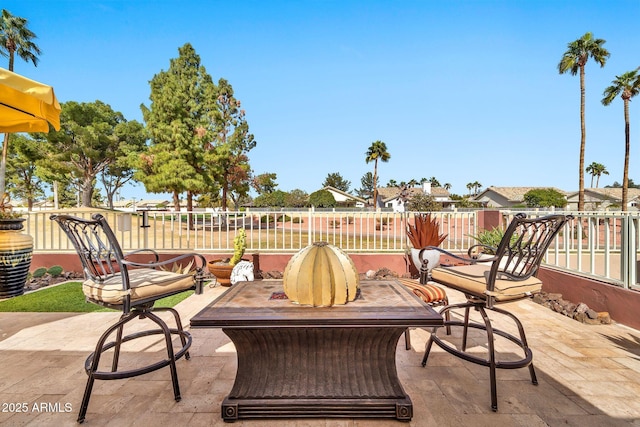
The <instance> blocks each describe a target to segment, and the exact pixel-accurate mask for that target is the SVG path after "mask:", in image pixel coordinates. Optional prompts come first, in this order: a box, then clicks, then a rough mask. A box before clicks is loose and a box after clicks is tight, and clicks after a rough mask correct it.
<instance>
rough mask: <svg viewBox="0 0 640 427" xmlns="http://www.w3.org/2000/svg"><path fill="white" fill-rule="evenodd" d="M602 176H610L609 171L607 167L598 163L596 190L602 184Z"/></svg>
mask: <svg viewBox="0 0 640 427" xmlns="http://www.w3.org/2000/svg"><path fill="white" fill-rule="evenodd" d="M602 175H609V171H608V170H607V167H606V166H605V165H603V164H600V163H598V172H597V173H596V188H598V185H599V184H600V177H601V176H602Z"/></svg>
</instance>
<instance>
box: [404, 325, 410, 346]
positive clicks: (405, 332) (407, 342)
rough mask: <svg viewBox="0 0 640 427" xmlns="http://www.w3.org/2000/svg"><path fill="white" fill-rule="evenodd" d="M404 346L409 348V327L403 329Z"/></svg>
mask: <svg viewBox="0 0 640 427" xmlns="http://www.w3.org/2000/svg"><path fill="white" fill-rule="evenodd" d="M404 348H405V349H406V350H411V333H410V330H409V328H407V329H406V330H405V331H404Z"/></svg>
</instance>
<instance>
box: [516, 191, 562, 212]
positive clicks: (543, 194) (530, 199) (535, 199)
mask: <svg viewBox="0 0 640 427" xmlns="http://www.w3.org/2000/svg"><path fill="white" fill-rule="evenodd" d="M523 197H524V202H525V203H526V204H527V207H530V208H548V207H551V206H555V207H556V208H564V207H565V206H567V199H566V198H565V197H564V195H563V194H562V193H560V192H559V191H557V190H554V189H553V188H536V189H533V190H529V191H527V192H526V193H525V194H524V196H523Z"/></svg>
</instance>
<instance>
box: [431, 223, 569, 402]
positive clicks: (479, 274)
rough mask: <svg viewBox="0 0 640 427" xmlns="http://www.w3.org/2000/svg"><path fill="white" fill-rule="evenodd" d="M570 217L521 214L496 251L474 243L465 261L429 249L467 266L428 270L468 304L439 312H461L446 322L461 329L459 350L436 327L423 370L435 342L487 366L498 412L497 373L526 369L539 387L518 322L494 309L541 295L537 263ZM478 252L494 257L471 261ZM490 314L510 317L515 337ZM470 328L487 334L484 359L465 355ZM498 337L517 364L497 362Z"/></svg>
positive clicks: (455, 256)
mask: <svg viewBox="0 0 640 427" xmlns="http://www.w3.org/2000/svg"><path fill="white" fill-rule="evenodd" d="M571 218H572V217H571V216H570V215H568V216H566V215H548V216H544V217H540V218H531V219H530V218H527V217H526V215H525V214H522V213H519V214H517V215H515V217H514V218H513V220H512V221H511V223H510V224H509V226H508V227H507V229H506V230H505V233H504V236H503V237H502V240H501V241H500V243H499V245H498V247H497V248H490V247H488V246H485V245H475V246H473V247H471V248H470V249H469V252H468V253H469V258H465V257H460V256H457V255H454V254H451V253H449V252H446V251H444V250H442V249H439V248H435V247H434V248H433V249H437V250H439V251H441V252H443V253H446V254H447V255H448V256H449V257H450V258H453V259H455V260H456V261H459V262H461V263H464V264H466V265H460V266H453V267H437V268H435V269H433V271H432V280H433V281H434V282H436V283H439V284H442V285H444V286H447V287H450V288H452V289H456V290H458V291H460V292H462V293H464V295H465V296H466V298H467V301H466V302H464V303H459V304H451V305H447V306H445V307H443V308H442V309H441V310H440V313H441V314H444V315H445V316H447V315H449V314H450V312H451V311H452V310H455V309H464V320H463V321H458V320H449V319H447V320H445V326H460V327H462V328H463V331H462V343H461V345H460V348H458V347H456V346H455V345H454V344H453V343H451V342H447V341H444V340H443V338H441V337H439V336H438V335H437V329H434V330H433V331H432V333H431V337H430V338H429V340H428V341H427V344H426V348H425V354H424V358H423V360H422V366H425V365H426V363H427V359H428V357H429V352H430V351H431V346H432V344H433V343H434V342H435V343H436V344H437V345H438V346H440V347H441V348H443V349H444V350H446V351H447V352H449V353H451V354H453V355H454V356H457V357H460V358H462V359H464V360H467V361H469V362H472V363H476V364H479V365H483V366H487V367H489V376H490V383H491V409H492V410H493V411H497V410H498V399H497V387H496V369H500V368H502V369H516V368H523V367H528V368H529V373H530V376H531V382H532V383H533V384H537V383H538V382H537V378H536V373H535V370H534V367H533V363H532V360H533V354H532V352H531V349H530V348H529V346H528V344H527V339H526V337H525V333H524V328H523V327H522V323H521V322H520V320H518V318H517V317H516V316H515V315H513V314H512V313H510V312H508V311H506V310H504V309H500V308H498V307H496V306H497V305H500V304H502V303H507V302H513V301H517V300H520V299H524V298H529V297H531V296H532V295H533V294H535V293H537V292H540V290H541V288H542V282H541V281H540V280H539V279H538V278H537V277H536V275H537V273H538V269H539V267H540V263H541V262H542V260H543V257H544V256H545V253H546V251H547V248H548V247H549V245H550V244H551V242H552V241H553V239H554V238H555V236H556V235H557V234H558V232H559V231H560V230H561V229H562V227H563V226H564V224H565V223H566V222H567V221H568V220H570V219H571ZM477 249H487V250H488V251H489V252H490V253H491V254H492V256H490V257H486V256H485V257H480V258H477V257H476V258H474V257H472V254H473V253H474V252H475V251H476V250H477ZM472 308H473V309H474V310H475V311H477V312H479V313H480V316H481V317H482V322H476V321H473V320H470V319H469V312H470V310H471V309H472ZM488 311H491V312H494V313H499V314H502V315H505V316H507V317H508V318H510V319H511V320H512V321H513V322H514V323H515V325H516V326H517V329H518V334H519V336H515V335H512V334H510V333H508V332H505V331H503V330H499V329H495V328H494V327H493V326H492V324H491V319H490V318H489V316H488V315H487V312H488ZM469 328H475V329H480V330H483V331H485V332H486V339H487V343H486V345H487V350H488V351H487V353H486V357H480V356H478V355H476V354H471V353H470V352H468V351H467V335H468V330H469ZM496 335H497V336H501V337H503V338H506V339H508V340H510V341H511V342H513V343H515V344H516V345H517V346H518V347H520V349H521V350H522V352H523V357H522V358H521V359H518V360H504V361H499V360H497V357H496V351H495V343H494V336H496Z"/></svg>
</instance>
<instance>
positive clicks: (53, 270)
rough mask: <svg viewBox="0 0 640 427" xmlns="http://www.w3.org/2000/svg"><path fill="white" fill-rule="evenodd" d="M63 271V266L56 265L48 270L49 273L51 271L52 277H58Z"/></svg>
mask: <svg viewBox="0 0 640 427" xmlns="http://www.w3.org/2000/svg"><path fill="white" fill-rule="evenodd" d="M63 271H64V269H63V268H62V267H61V266H59V265H54V266H53V267H50V268H49V269H48V270H47V273H49V274H50V275H51V276H52V277H58V276H59V275H61V274H62V272H63Z"/></svg>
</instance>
